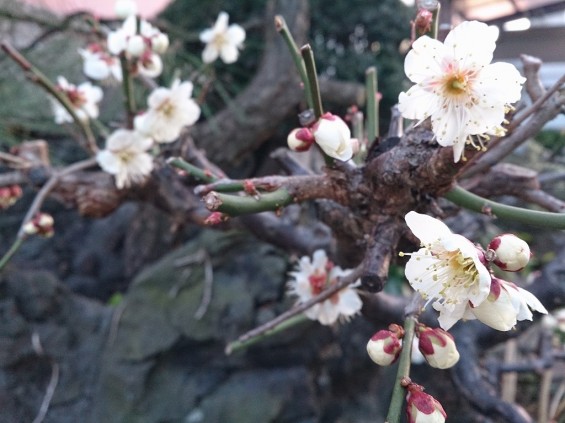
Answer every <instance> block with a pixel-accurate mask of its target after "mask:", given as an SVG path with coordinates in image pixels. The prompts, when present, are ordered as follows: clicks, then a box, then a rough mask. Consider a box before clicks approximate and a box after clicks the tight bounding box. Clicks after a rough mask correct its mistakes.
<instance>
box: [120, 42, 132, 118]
mask: <svg viewBox="0 0 565 423" xmlns="http://www.w3.org/2000/svg"><path fill="white" fill-rule="evenodd" d="M120 65H121V67H122V81H123V82H122V89H123V92H124V107H125V110H126V126H127V128H128V129H133V118H134V116H135V98H134V96H133V79H132V77H131V72H130V67H129V61H128V59H127V57H126V56H125V53H122V54H120Z"/></svg>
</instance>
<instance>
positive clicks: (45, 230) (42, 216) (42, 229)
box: [23, 213, 55, 238]
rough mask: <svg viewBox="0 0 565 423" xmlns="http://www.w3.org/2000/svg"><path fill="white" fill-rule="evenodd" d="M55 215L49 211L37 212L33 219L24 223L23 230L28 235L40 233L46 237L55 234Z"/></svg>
mask: <svg viewBox="0 0 565 423" xmlns="http://www.w3.org/2000/svg"><path fill="white" fill-rule="evenodd" d="M54 223H55V222H54V221H53V217H51V215H50V214H47V213H37V214H36V215H35V217H34V218H33V219H31V220H30V221H29V222H27V223H26V224H25V225H24V228H23V231H24V233H25V234H26V235H40V236H44V237H47V238H48V237H50V236H53V233H54V232H55V231H54V229H53V225H54Z"/></svg>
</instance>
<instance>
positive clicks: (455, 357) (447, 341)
mask: <svg viewBox="0 0 565 423" xmlns="http://www.w3.org/2000/svg"><path fill="white" fill-rule="evenodd" d="M416 335H417V336H418V339H419V342H418V349H419V350H420V352H421V353H422V355H423V356H424V358H425V359H426V361H427V362H428V364H429V365H430V366H432V367H435V368H436V369H448V368H450V367H453V366H454V365H455V364H456V363H457V362H458V361H459V352H458V351H457V346H456V345H455V341H454V340H453V337H452V336H451V334H449V333H448V332H447V331H445V330H443V329H440V328H434V329H432V328H429V327H427V326H424V325H420V327H419V328H418V331H417V332H416Z"/></svg>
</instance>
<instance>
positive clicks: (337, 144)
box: [311, 113, 357, 162]
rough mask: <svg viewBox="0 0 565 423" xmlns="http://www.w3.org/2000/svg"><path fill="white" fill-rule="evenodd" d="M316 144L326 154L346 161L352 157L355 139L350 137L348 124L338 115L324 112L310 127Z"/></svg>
mask: <svg viewBox="0 0 565 423" xmlns="http://www.w3.org/2000/svg"><path fill="white" fill-rule="evenodd" d="M311 131H312V134H313V135H314V139H315V141H316V144H318V145H319V146H320V148H321V149H322V150H323V151H324V153H326V154H327V155H328V156H330V157H333V158H334V159H338V160H341V161H344V162H346V161H347V160H349V159H351V157H353V147H354V145H356V144H357V140H354V139H352V138H351V131H350V130H349V126H347V124H346V123H345V122H344V121H343V120H342V119H341V118H340V117H339V116H336V115H333V114H331V113H325V114H324V115H323V116H322V117H321V118H320V119H319V120H318V121H317V122H316V123H315V124H314V125H313V126H312V128H311Z"/></svg>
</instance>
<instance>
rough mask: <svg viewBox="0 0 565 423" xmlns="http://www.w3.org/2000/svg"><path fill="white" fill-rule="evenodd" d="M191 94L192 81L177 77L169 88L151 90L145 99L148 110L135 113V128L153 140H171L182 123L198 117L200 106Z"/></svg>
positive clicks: (185, 123) (181, 127) (183, 125)
mask: <svg viewBox="0 0 565 423" xmlns="http://www.w3.org/2000/svg"><path fill="white" fill-rule="evenodd" d="M191 95H192V83H191V82H181V81H180V80H178V79H177V80H175V81H174V82H173V84H172V86H171V88H164V87H159V88H157V89H155V90H154V91H153V92H152V93H151V95H150V96H149V98H148V99H147V104H148V106H149V109H148V110H147V111H146V112H145V113H143V114H141V115H139V116H136V118H135V121H134V124H135V129H136V130H138V131H140V132H142V133H144V134H146V135H147V136H150V137H151V138H153V139H154V140H155V141H157V142H161V143H168V142H173V141H175V140H176V139H177V138H178V137H179V135H180V133H181V130H182V129H183V128H184V127H185V126H189V125H193V124H194V123H195V122H196V121H197V120H198V118H199V117H200V107H199V106H198V104H196V102H195V101H194V100H193V99H192V98H190V96H191Z"/></svg>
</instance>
